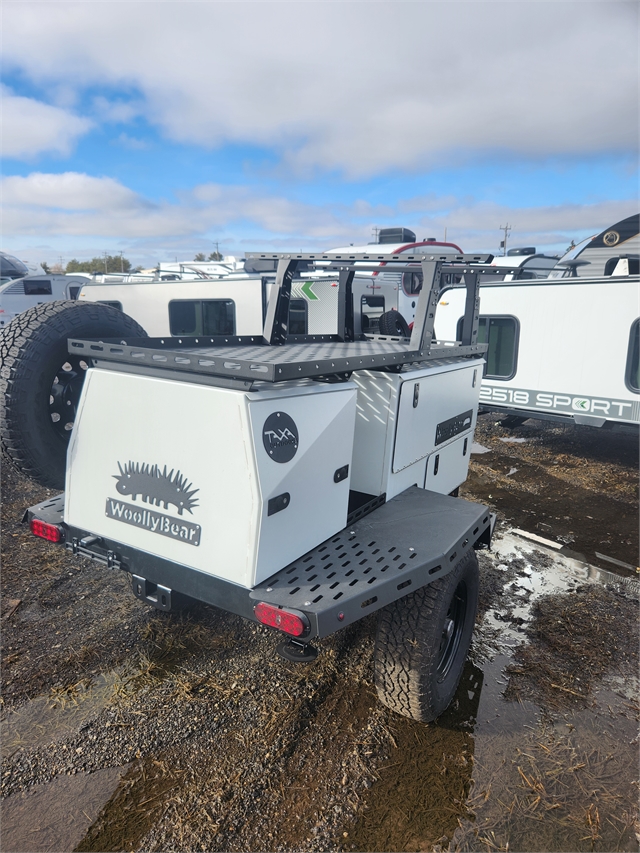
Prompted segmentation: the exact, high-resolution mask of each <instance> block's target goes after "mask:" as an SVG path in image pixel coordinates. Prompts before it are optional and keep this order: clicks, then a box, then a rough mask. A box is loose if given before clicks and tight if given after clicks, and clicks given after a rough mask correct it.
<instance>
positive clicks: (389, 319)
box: [378, 311, 411, 338]
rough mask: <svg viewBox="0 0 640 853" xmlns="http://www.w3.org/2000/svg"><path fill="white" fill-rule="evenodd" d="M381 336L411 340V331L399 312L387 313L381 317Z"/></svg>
mask: <svg viewBox="0 0 640 853" xmlns="http://www.w3.org/2000/svg"><path fill="white" fill-rule="evenodd" d="M378 328H379V330H380V334H381V335H391V336H393V337H397V336H400V337H401V338H410V337H411V330H410V329H409V324H408V323H407V321H406V320H405V319H404V317H403V316H402V314H401V313H400V312H399V311H385V313H384V314H381V315H380V320H379V326H378Z"/></svg>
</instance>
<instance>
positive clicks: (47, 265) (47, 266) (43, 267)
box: [40, 261, 51, 275]
mask: <svg viewBox="0 0 640 853" xmlns="http://www.w3.org/2000/svg"><path fill="white" fill-rule="evenodd" d="M40 266H41V267H42V269H43V270H44V271H45V272H46V273H47V275H48V274H49V273H50V272H51V267H50V266H49V264H48V263H47V262H46V261H41V263H40Z"/></svg>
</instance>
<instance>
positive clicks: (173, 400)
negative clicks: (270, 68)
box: [0, 252, 494, 720]
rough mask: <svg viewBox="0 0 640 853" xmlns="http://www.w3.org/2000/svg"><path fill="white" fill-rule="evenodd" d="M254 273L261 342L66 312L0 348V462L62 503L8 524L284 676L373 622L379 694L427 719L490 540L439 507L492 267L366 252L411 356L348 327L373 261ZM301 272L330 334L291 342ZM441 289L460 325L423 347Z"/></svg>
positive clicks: (304, 262)
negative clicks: (397, 289)
mask: <svg viewBox="0 0 640 853" xmlns="http://www.w3.org/2000/svg"><path fill="white" fill-rule="evenodd" d="M253 259H254V260H255V261H256V262H257V261H260V260H263V261H264V260H269V259H270V260H272V261H274V262H275V265H276V275H275V278H274V280H273V282H272V283H271V284H270V286H269V293H268V294H267V304H266V315H265V319H264V326H263V329H262V334H261V335H256V336H238V335H218V336H216V335H213V336H212V335H209V336H206V337H204V336H199V337H193V336H191V337H184V338H181V337H163V338H150V337H145V334H144V330H143V329H141V328H140V327H139V326H138V325H137V323H135V321H133V320H131V318H129V317H127V315H125V314H123V313H122V312H120V311H118V310H116V309H114V308H111V307H109V306H107V305H100V304H90V303H79V302H74V303H66V302H58V303H51V304H49V305H42V306H38V307H37V308H33V309H30V311H27V312H25V313H24V314H22V315H20V317H18V318H16V320H15V321H14V323H13V324H10V325H9V326H8V327H6V328H5V329H4V330H3V331H2V333H1V334H0V357H1V358H2V372H1V377H2V378H1V380H0V400H1V404H2V412H1V414H2V424H1V427H0V436H1V441H2V449H3V453H4V454H5V456H7V457H8V458H10V459H11V460H12V461H13V462H14V464H15V465H17V467H18V468H19V469H20V470H22V471H23V472H25V473H27V474H29V475H31V476H33V477H35V478H36V479H38V480H39V481H40V482H42V483H44V484H46V485H49V486H58V487H62V486H63V485H64V488H65V492H64V493H63V494H60V495H58V496H57V497H54V498H52V499H50V500H47V501H44V502H43V503H41V504H39V505H37V506H34V507H31V508H30V509H29V510H28V511H27V513H26V518H27V519H28V521H29V523H30V526H31V530H32V532H33V533H34V534H35V535H36V536H40V537H43V538H45V539H48V540H50V541H51V542H56V543H59V544H62V545H63V546H64V547H65V548H67V549H68V550H69V551H70V552H72V553H73V554H79V555H83V556H86V557H90V558H92V559H93V560H97V561H99V562H101V563H103V564H104V565H105V566H106V567H107V568H109V569H117V570H121V571H125V572H127V573H128V574H129V575H130V576H131V581H132V588H133V592H134V594H135V595H136V596H137V597H138V598H140V599H142V600H143V601H145V602H147V603H150V604H153V605H154V606H155V607H158V608H160V609H162V610H172V609H176V608H178V607H180V606H182V605H183V604H184V603H185V601H189V600H193V599H195V600H197V601H201V602H205V603H207V604H209V605H213V606H216V607H219V608H222V609H225V610H228V611H230V612H233V613H236V614H239V615H241V616H243V617H245V618H247V619H249V620H253V621H255V622H259V623H262V624H264V625H268V626H270V627H272V628H273V629H275V630H276V631H278V632H280V633H281V634H282V635H283V642H282V643H281V644H280V646H279V647H278V650H279V652H280V653H281V654H282V655H284V656H285V657H286V658H288V659H289V660H294V661H301V662H309V661H311V660H313V659H314V658H315V656H316V654H317V650H316V649H315V648H314V646H313V645H312V641H313V640H314V639H315V638H322V637H325V636H327V635H329V634H331V633H333V632H335V631H337V630H339V629H340V628H343V627H345V626H346V625H349V624H351V623H353V622H355V621H357V620H359V619H361V618H362V617H364V616H366V615H368V614H370V613H372V612H374V611H378V614H379V617H378V633H377V639H376V649H375V678H376V686H377V691H378V695H379V697H380V699H381V701H382V702H384V703H385V704H386V705H388V706H389V707H390V708H392V709H393V710H395V711H397V712H398V713H400V714H403V715H405V716H408V717H411V718H413V719H417V720H432V719H434V718H435V717H437V716H439V715H440V714H441V713H442V712H443V711H444V709H445V708H446V707H447V706H448V704H449V703H450V701H451V699H452V697H453V695H454V693H455V691H456V688H457V685H458V682H459V680H460V676H461V673H462V668H463V665H464V662H465V658H466V656H467V652H468V649H469V645H470V642H471V635H472V631H473V625H474V620H475V613H476V605H477V597H478V564H477V559H476V556H475V553H474V548H478V547H483V546H488V545H489V543H490V539H491V533H492V528H493V522H494V519H493V517H492V515H491V513H490V512H489V511H488V510H487V508H486V507H484V506H481V505H478V504H475V503H470V502H468V501H464V500H461V499H458V498H457V497H455V496H454V495H456V494H457V489H458V486H459V485H460V484H461V483H462V482H464V480H465V479H466V476H467V470H468V465H469V456H470V452H471V442H472V438H473V431H474V428H475V423H476V417H477V411H478V397H479V392H480V384H481V379H482V370H483V365H484V352H485V350H486V346H485V345H483V344H479V343H478V342H477V334H478V313H479V298H478V278H479V272H480V271H481V270H482V269H483V267H482V265H478V264H477V262H478V261H484V263H485V264H486V262H487V260H491V256H488V258H484V257H483V258H479V257H478V256H476V257H474V258H471V257H470V256H465V255H458V256H455V257H453V258H451V259H450V260H448V261H444V262H443V261H442V260H440V259H438V258H437V257H435V256H433V255H431V256H429V255H427V254H416V255H410V254H409V255H407V254H406V253H405V254H402V255H401V256H400V255H398V256H393V257H390V256H389V255H388V254H386V255H385V256H384V262H385V264H386V265H388V266H392V267H393V268H394V269H395V270H396V271H397V272H398V273H403V272H411V273H413V272H415V270H416V265H420V268H421V274H422V280H423V281H424V286H423V287H422V290H421V292H420V295H419V300H418V305H417V308H416V315H415V322H414V325H413V329H412V331H411V333H410V336H402V335H398V334H394V335H373V334H363V333H362V332H358V331H356V330H355V329H354V304H353V303H354V300H353V292H352V286H353V280H354V275H355V272H356V264H357V265H358V266H357V269H358V271H360V270H361V269H363V268H366V267H367V265H368V264H370V265H371V269H376V268H377V265H378V264H379V263H380V258H379V257H376V256H375V255H374V254H370V253H360V252H358V253H352V254H348V253H344V254H341V253H336V254H330V255H329V254H325V255H311V254H298V255H281V254H278V255H266V254H259V253H256V254H255V256H254V257H253ZM472 261H473V262H476V263H472ZM313 264H318V265H319V266H320V267H321V268H322V269H324V270H327V268H329V269H330V270H331V271H332V274H333V275H334V277H335V280H336V283H337V287H336V293H337V297H336V312H337V316H336V323H335V328H336V329H337V331H336V332H335V333H333V334H326V335H291V334H290V332H289V328H288V326H289V317H290V313H289V303H290V300H291V287H292V281H294V280H295V277H296V272H297V270H298V267H303V269H309V266H310V265H313ZM452 275H455V276H457V277H461V278H463V279H464V282H465V285H466V292H467V296H466V303H465V313H464V319H463V322H462V324H461V326H460V334H459V338H458V339H457V340H452V341H449V342H447V343H443V342H440V341H435V340H434V338H433V327H434V316H435V308H436V306H437V304H438V299H439V293H440V289H441V282H442V281H443V280H444V277H448V278H449V280H450V277H451V276H452ZM391 320H393V317H392V318H391ZM393 325H394V323H393V322H392V323H391V326H393ZM398 325H399V327H400V328H401V327H402V324H398ZM405 326H406V324H405Z"/></svg>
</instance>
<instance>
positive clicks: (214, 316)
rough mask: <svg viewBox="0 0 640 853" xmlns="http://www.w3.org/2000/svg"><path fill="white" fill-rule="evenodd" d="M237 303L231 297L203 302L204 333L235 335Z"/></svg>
mask: <svg viewBox="0 0 640 853" xmlns="http://www.w3.org/2000/svg"><path fill="white" fill-rule="evenodd" d="M235 333H236V305H235V302H232V301H231V299H215V300H213V299H212V300H211V301H207V302H203V303H202V334H203V335H235Z"/></svg>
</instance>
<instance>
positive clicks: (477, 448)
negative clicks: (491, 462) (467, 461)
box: [471, 441, 491, 456]
mask: <svg viewBox="0 0 640 853" xmlns="http://www.w3.org/2000/svg"><path fill="white" fill-rule="evenodd" d="M483 453H491V448H490V447H484V446H483V445H482V444H478V442H477V441H472V442H471V455H472V456H475V455H482V454H483Z"/></svg>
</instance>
